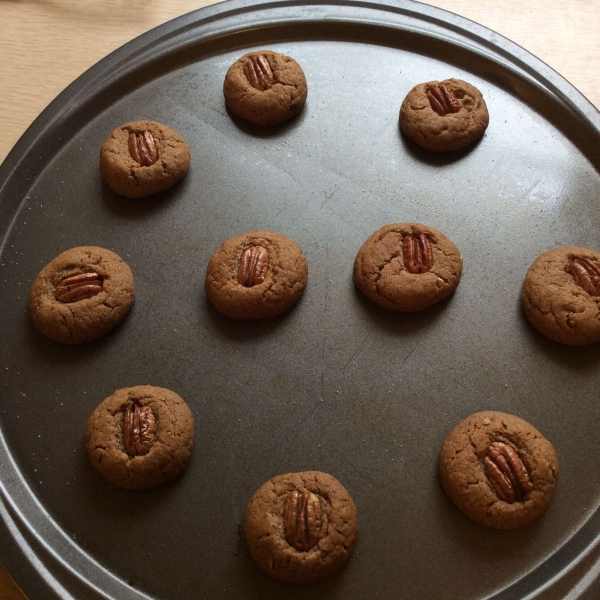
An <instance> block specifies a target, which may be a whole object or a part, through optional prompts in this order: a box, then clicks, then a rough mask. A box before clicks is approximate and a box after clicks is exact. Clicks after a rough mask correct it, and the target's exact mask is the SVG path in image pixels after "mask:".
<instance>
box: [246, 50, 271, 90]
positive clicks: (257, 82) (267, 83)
mask: <svg viewBox="0 0 600 600" xmlns="http://www.w3.org/2000/svg"><path fill="white" fill-rule="evenodd" d="M244 74H245V75H246V77H247V79H248V81H249V82H250V85H251V86H252V87H253V88H256V89H257V90H260V91H264V90H270V89H271V88H272V87H273V70H272V69H271V65H270V64H269V61H268V60H267V57H266V56H264V55H263V54H255V55H254V56H250V57H249V58H248V60H246V62H245V63H244Z"/></svg>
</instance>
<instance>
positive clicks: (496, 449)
mask: <svg viewBox="0 0 600 600" xmlns="http://www.w3.org/2000/svg"><path fill="white" fill-rule="evenodd" d="M483 464H484V466H485V470H486V474H487V477H488V479H489V480H490V483H491V484H492V488H493V489H494V491H495V492H496V494H497V495H498V497H499V498H500V499H501V500H504V502H508V503H509V504H512V503H513V502H521V501H522V500H523V497H524V496H525V494H527V492H530V491H531V490H532V489H533V484H532V483H531V480H530V479H529V474H528V473H527V469H526V468H525V465H524V464H523V461H522V460H521V458H520V457H519V455H518V454H517V453H516V452H515V450H514V449H513V448H512V447H511V446H509V445H508V444H506V443H504V442H492V443H491V444H490V447H489V448H488V453H487V455H486V457H485V458H484V459H483Z"/></svg>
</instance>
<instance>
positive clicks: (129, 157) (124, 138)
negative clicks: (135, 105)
mask: <svg viewBox="0 0 600 600" xmlns="http://www.w3.org/2000/svg"><path fill="white" fill-rule="evenodd" d="M189 165H190V151H189V149H188V146H187V144H186V143H185V141H184V139H183V138H182V137H181V136H180V135H179V134H178V133H177V132H176V131H174V130H173V129H171V128H170V127H167V126H166V125H163V124H162V123H157V122H156V121H132V122H131V123H125V125H122V126H121V127H118V128H117V129H115V130H114V131H113V132H112V133H111V134H110V135H109V136H108V137H107V138H106V141H105V142H104V144H102V148H101V149H100V173H102V177H103V178H104V181H105V182H106V184H107V185H108V187H109V188H110V189H111V190H113V191H114V192H116V193H117V194H120V195H121V196H125V197H127V198H145V197H146V196H150V195H151V194H156V193H157V192H162V191H163V190H166V189H168V188H170V187H171V186H172V185H174V184H175V183H177V182H178V181H179V180H180V179H181V178H182V177H183V176H184V175H185V174H186V172H187V170H188V167H189Z"/></svg>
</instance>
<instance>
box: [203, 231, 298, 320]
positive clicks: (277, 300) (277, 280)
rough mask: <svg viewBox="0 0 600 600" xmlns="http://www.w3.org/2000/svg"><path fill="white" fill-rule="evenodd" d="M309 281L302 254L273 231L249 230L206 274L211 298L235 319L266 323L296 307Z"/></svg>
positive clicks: (234, 240) (226, 244) (230, 242)
mask: <svg viewBox="0 0 600 600" xmlns="http://www.w3.org/2000/svg"><path fill="white" fill-rule="evenodd" d="M307 278H308V265H307V263H306V258H304V255H303V254H302V250H301V249H300V247H299V246H298V244H296V243H295V242H293V241H292V240H290V239H289V238H287V237H285V236H284V235H281V234H279V233H273V232H272V231H250V232H249V233H245V234H243V235H240V236H238V237H234V238H231V239H229V240H227V241H226V242H224V243H223V244H222V245H221V247H220V248H219V249H218V250H217V251H216V252H215V253H214V254H213V256H212V258H211V259H210V262H209V263H208V267H207V269H206V283H205V287H206V293H207V295H208V298H209V300H210V301H211V302H212V304H213V305H214V306H215V308H216V309H217V310H218V311H219V312H221V313H223V314H224V315H227V316H228V317H232V318H234V319H266V318H268V317H274V316H275V315H278V314H280V313H282V312H284V311H286V310H287V309H288V308H290V307H291V306H292V305H293V304H295V303H296V302H297V301H298V299H299V298H300V296H301V295H302V292H303V291H304V288H305V286H306V280H307Z"/></svg>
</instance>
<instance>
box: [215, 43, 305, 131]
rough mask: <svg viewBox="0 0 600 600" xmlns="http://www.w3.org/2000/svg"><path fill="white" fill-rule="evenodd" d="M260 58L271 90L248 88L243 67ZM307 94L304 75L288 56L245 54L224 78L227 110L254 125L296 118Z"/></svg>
mask: <svg viewBox="0 0 600 600" xmlns="http://www.w3.org/2000/svg"><path fill="white" fill-rule="evenodd" d="M260 55H262V56H264V57H265V58H266V60H267V61H268V63H269V66H270V69H271V71H272V75H273V82H272V87H270V88H269V89H263V90H261V89H257V88H255V87H253V86H252V84H251V83H250V81H249V80H248V77H247V75H246V73H245V72H244V65H245V64H246V61H247V60H249V59H250V58H252V57H258V56H260ZM307 94H308V87H307V83H306V78H305V76H304V72H303V71H302V68H301V67H300V65H299V64H298V63H297V62H296V61H295V60H294V59H293V58H291V57H290V56H285V55H284V54H278V53H276V52H272V51H271V50H260V51H258V52H249V53H248V54H245V55H244V56H242V57H241V58H240V59H238V60H236V61H235V62H234V63H233V65H231V67H229V70H228V71H227V74H226V75H225V82H224V84H223V95H224V96H225V103H226V104H227V107H228V108H229V110H231V111H232V112H233V113H234V114H236V115H237V116H238V117H241V118H242V119H245V120H246V121H250V122H251V123H255V124H256V125H266V126H271V125H277V124H278V123H281V122H283V121H286V120H287V119H290V118H292V117H294V116H295V115H297V114H298V113H299V112H300V111H301V110H302V108H303V106H304V103H305V102H306V96H307Z"/></svg>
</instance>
